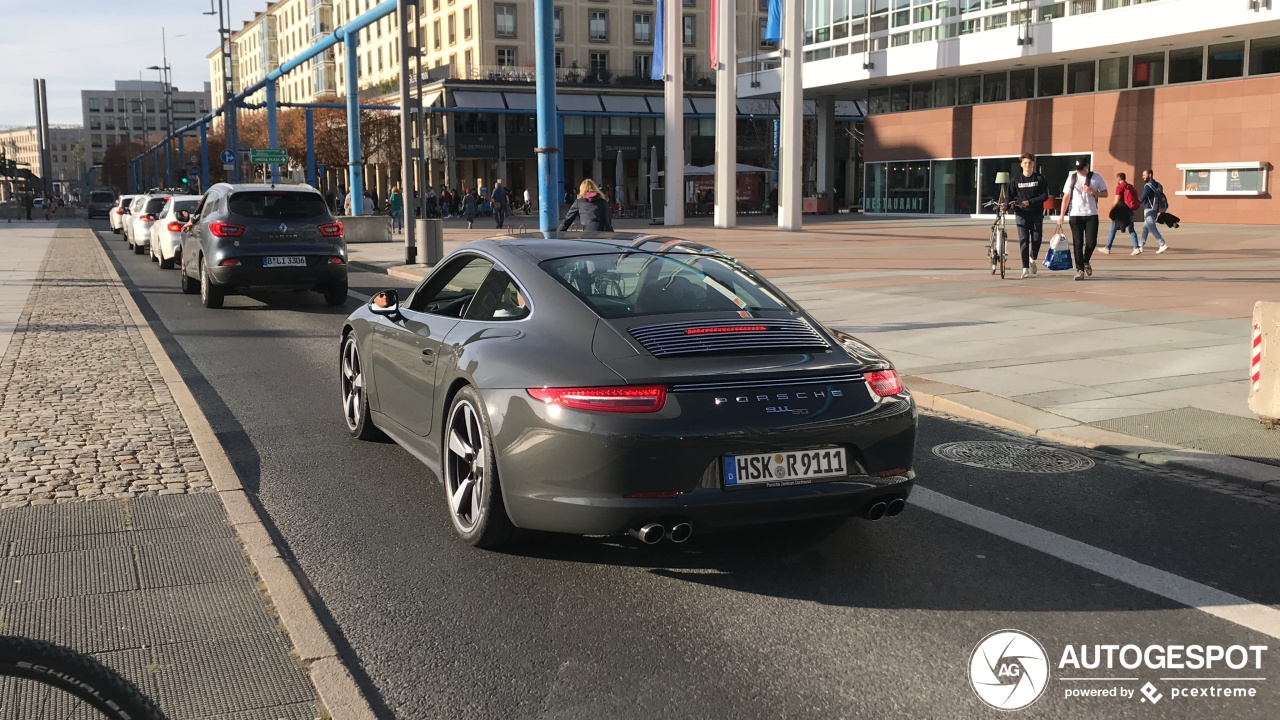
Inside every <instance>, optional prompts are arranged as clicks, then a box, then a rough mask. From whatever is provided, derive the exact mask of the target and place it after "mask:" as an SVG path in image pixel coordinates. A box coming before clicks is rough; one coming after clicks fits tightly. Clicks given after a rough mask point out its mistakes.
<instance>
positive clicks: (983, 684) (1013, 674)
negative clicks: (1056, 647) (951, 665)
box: [969, 630, 1049, 710]
mask: <svg viewBox="0 0 1280 720" xmlns="http://www.w3.org/2000/svg"><path fill="white" fill-rule="evenodd" d="M969 684H970V685H971V686H972V687H973V691H974V692H975V693H977V694H978V697H979V698H980V699H981V700H982V702H984V703H986V704H988V705H990V706H991V707H993V708H995V709H997V710H1021V709H1022V708H1024V707H1027V706H1028V705H1030V704H1031V703H1033V702H1035V701H1036V700H1039V699H1040V696H1041V695H1042V694H1043V693H1044V689H1045V687H1047V686H1048V684H1049V656H1048V654H1047V653H1045V651H1044V646H1043V645H1041V644H1040V642H1039V641H1038V640H1036V639H1035V638H1033V637H1031V636H1030V635H1028V634H1026V633H1024V632H1022V631H1021V630H997V631H996V632H993V633H991V634H990V635H988V636H986V637H984V638H983V639H982V641H981V642H979V643H978V646H977V647H975V648H974V649H973V655H972V656H970V658H969Z"/></svg>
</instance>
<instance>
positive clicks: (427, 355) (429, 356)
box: [422, 348, 436, 365]
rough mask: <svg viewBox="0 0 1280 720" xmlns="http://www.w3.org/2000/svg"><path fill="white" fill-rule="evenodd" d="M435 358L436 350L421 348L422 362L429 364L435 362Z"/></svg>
mask: <svg viewBox="0 0 1280 720" xmlns="http://www.w3.org/2000/svg"><path fill="white" fill-rule="evenodd" d="M435 360H436V351H435V350H431V349H429V348H428V349H426V350H423V351H422V362H424V363H427V364H428V365H430V364H431V363H433V362H435Z"/></svg>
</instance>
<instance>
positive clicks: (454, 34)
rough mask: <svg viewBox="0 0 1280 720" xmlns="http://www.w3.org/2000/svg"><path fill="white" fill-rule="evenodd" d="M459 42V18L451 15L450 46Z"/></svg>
mask: <svg viewBox="0 0 1280 720" xmlns="http://www.w3.org/2000/svg"><path fill="white" fill-rule="evenodd" d="M457 42H458V16H457V15H455V14H454V13H449V44H450V45H454V44H456V43H457Z"/></svg>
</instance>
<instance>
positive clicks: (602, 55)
mask: <svg viewBox="0 0 1280 720" xmlns="http://www.w3.org/2000/svg"><path fill="white" fill-rule="evenodd" d="M591 69H592V70H593V71H598V70H608V69H609V53H607V52H593V53H591Z"/></svg>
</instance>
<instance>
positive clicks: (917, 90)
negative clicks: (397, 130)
mask: <svg viewBox="0 0 1280 720" xmlns="http://www.w3.org/2000/svg"><path fill="white" fill-rule="evenodd" d="M931 107H933V83H927V82H922V83H916V84H914V85H912V86H911V109H912V110H928V109H929V108H931Z"/></svg>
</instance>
